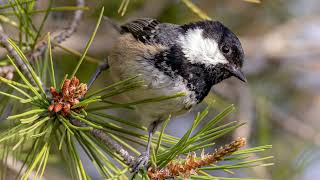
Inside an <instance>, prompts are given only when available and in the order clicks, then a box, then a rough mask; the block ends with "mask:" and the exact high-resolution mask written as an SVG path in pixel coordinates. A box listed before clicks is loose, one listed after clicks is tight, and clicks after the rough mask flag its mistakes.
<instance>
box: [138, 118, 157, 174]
mask: <svg viewBox="0 0 320 180" xmlns="http://www.w3.org/2000/svg"><path fill="white" fill-rule="evenodd" d="M161 122H162V121H160V120H158V121H154V122H153V123H151V125H150V127H149V133H148V134H149V137H148V144H147V148H146V151H145V152H143V153H141V155H140V156H139V157H138V158H137V160H136V162H135V164H133V166H132V172H133V173H137V172H138V171H139V170H140V169H142V168H146V166H147V165H148V162H149V158H150V147H151V144H152V136H153V134H154V133H155V131H156V130H157V127H158V125H159V124H160V123H161Z"/></svg>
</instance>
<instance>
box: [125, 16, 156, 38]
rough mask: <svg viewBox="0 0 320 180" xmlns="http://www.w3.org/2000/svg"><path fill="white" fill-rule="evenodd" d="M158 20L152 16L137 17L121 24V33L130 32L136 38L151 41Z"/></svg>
mask: <svg viewBox="0 0 320 180" xmlns="http://www.w3.org/2000/svg"><path fill="white" fill-rule="evenodd" d="M159 24H160V22H159V21H158V20H156V19H152V18H139V19H136V20H134V21H131V22H128V23H126V24H124V25H122V26H121V29H122V33H131V34H132V35H133V36H134V37H135V38H136V39H137V40H139V41H141V42H144V43H151V42H153V38H154V37H155V35H156V34H157V31H158V29H159Z"/></svg>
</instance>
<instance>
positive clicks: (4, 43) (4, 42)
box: [0, 31, 35, 84]
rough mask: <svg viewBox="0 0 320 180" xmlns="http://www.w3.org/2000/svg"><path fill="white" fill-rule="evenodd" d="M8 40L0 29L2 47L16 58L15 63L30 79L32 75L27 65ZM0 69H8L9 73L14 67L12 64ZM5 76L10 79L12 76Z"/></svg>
mask: <svg viewBox="0 0 320 180" xmlns="http://www.w3.org/2000/svg"><path fill="white" fill-rule="evenodd" d="M8 40H9V37H8V35H7V34H6V33H4V32H3V31H0V43H1V44H2V46H3V47H4V48H6V50H7V51H8V53H9V54H10V56H12V57H13V58H14V59H15V60H16V63H17V64H18V66H19V67H20V68H21V69H22V71H23V73H24V74H26V75H27V76H28V78H30V79H31V80H32V79H33V78H32V75H31V73H30V70H29V69H28V68H27V66H26V65H25V63H24V62H23V60H22V59H21V57H20V56H19V55H18V53H17V52H16V51H15V50H14V48H13V47H12V46H11V44H10V43H9V42H8ZM1 69H2V71H5V70H6V69H10V70H11V73H12V72H13V71H14V70H15V68H14V67H13V66H12V65H8V66H4V67H1ZM6 76H7V75H6ZM2 77H4V76H2ZM7 77H8V78H11V79H12V78H13V76H12V75H10V76H7ZM33 84H35V82H34V81H33Z"/></svg>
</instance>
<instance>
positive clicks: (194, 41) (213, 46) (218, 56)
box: [178, 29, 228, 66]
mask: <svg viewBox="0 0 320 180" xmlns="http://www.w3.org/2000/svg"><path fill="white" fill-rule="evenodd" d="M202 31H203V30H202V29H192V30H189V31H187V33H186V35H180V36H179V40H178V42H179V43H180V45H181V47H182V51H183V53H184V54H185V56H186V58H187V59H188V60H189V61H190V62H191V63H193V64H196V63H201V64H205V65H207V66H209V65H216V64H218V63H222V64H226V63H228V61H227V60H226V58H225V57H224V56H223V54H222V53H221V52H220V50H219V46H218V43H217V42H216V41H215V40H214V39H209V38H204V37H203V36H202Z"/></svg>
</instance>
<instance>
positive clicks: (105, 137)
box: [70, 119, 135, 166]
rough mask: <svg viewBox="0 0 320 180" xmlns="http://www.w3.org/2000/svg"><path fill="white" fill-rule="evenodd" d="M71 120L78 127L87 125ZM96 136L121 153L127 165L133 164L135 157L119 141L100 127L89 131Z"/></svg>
mask: <svg viewBox="0 0 320 180" xmlns="http://www.w3.org/2000/svg"><path fill="white" fill-rule="evenodd" d="M70 122H71V123H72V124H73V125H75V126H78V127H87V125H86V124H85V123H83V122H81V121H78V120H75V119H71V120H70ZM89 132H90V134H92V135H93V136H94V137H96V138H97V139H98V140H100V141H101V142H102V143H104V144H105V145H106V146H108V147H109V148H110V149H112V150H114V152H116V153H117V154H119V155H120V156H121V157H122V158H123V161H124V162H125V164H126V165H128V166H132V165H133V164H134V162H135V158H134V157H133V156H132V155H130V153H129V152H128V151H127V150H125V149H124V148H123V146H121V145H120V144H119V143H117V142H116V141H115V140H113V139H112V138H111V137H110V136H108V135H107V134H106V133H105V132H104V131H103V130H100V129H92V130H90V131H89Z"/></svg>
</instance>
